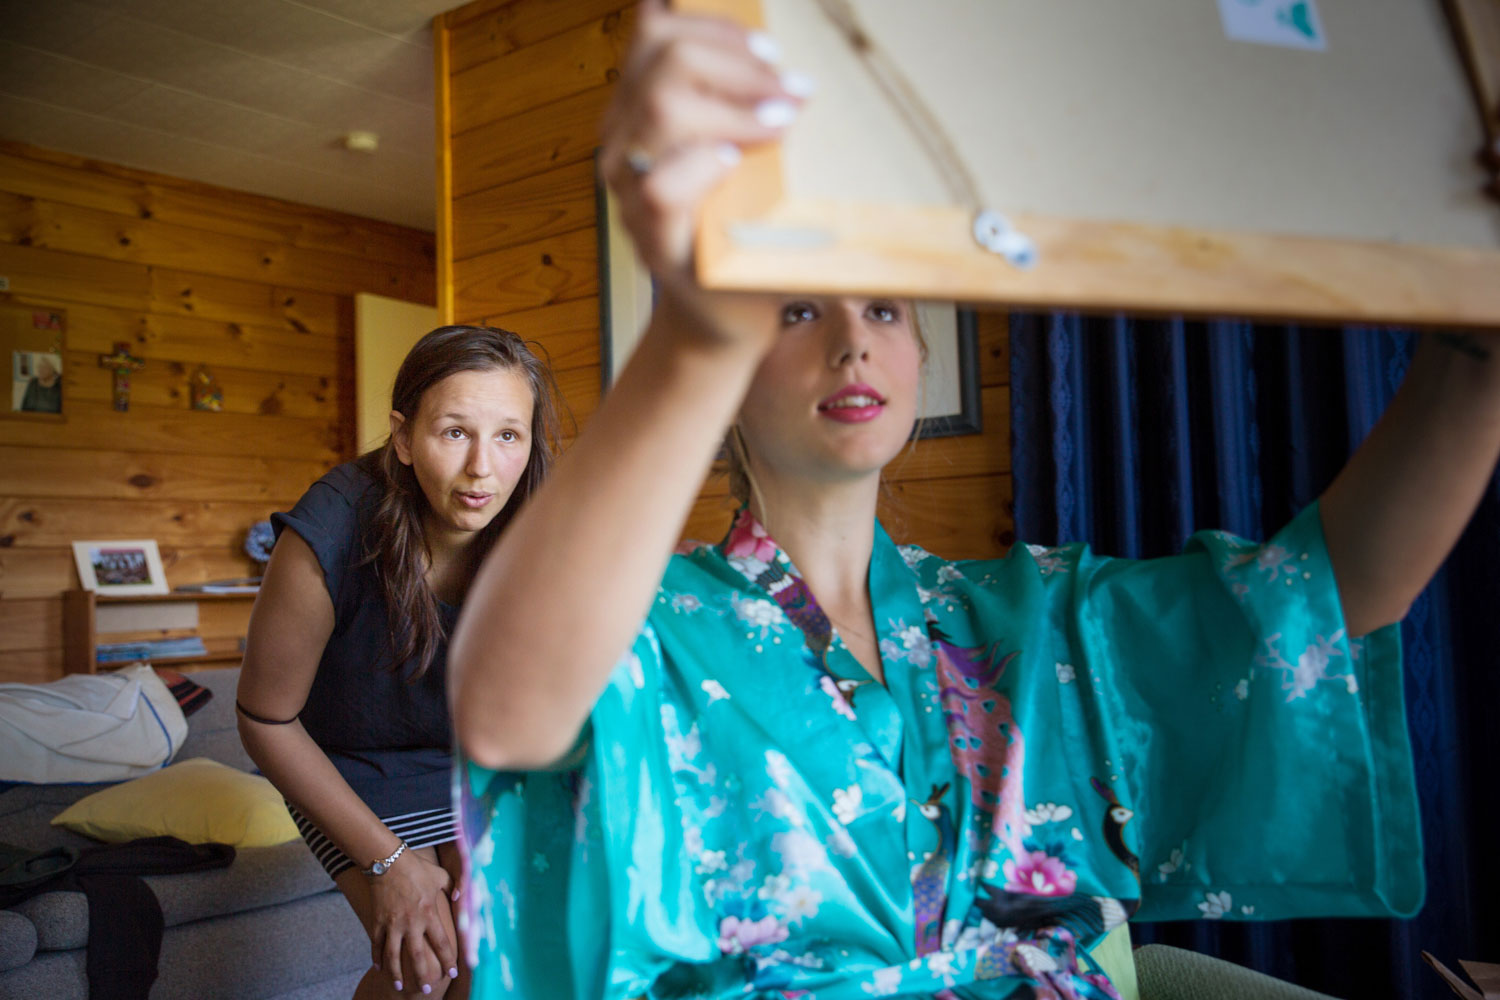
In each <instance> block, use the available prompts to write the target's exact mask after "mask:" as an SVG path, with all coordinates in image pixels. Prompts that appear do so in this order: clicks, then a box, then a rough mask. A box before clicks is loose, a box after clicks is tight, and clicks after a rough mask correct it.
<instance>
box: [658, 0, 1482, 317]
mask: <svg viewBox="0 0 1500 1000" xmlns="http://www.w3.org/2000/svg"><path fill="white" fill-rule="evenodd" d="M1450 2H1452V0H1450ZM674 6H675V7H677V8H679V9H682V10H687V11H691V12H694V13H700V14H713V15H720V16H727V17H732V18H734V19H735V20H737V21H739V22H740V23H742V24H745V25H748V26H751V27H761V26H763V25H764V23H765V22H764V12H763V11H762V9H761V3H760V0H674ZM784 191H785V187H784V184H783V180H782V162H781V152H780V147H779V146H778V145H771V146H764V147H759V148H755V149H750V150H747V151H746V154H745V158H744V161H743V162H742V163H741V165H740V166H739V167H738V168H737V169H736V170H735V172H734V173H733V174H732V175H731V176H730V177H729V178H727V179H726V180H725V182H724V183H723V184H721V185H720V187H719V188H718V189H717V190H716V191H715V192H714V193H713V195H712V196H710V198H709V199H708V201H707V202H706V203H705V207H704V211H703V213H702V216H701V219H700V222H699V229H698V241H697V271H698V277H699V280H700V281H701V282H702V283H703V284H704V285H705V286H707V287H712V288H724V289H739V290H747V291H784V292H798V291H822V292H841V293H846V294H879V295H903V296H915V297H919V298H933V299H949V298H951V299H954V300H956V301H959V302H993V303H1004V304H1007V305H1014V306H1023V307H1029V308H1046V307H1056V308H1073V309H1081V310H1109V311H1115V310H1126V311H1132V312H1141V313H1154V314H1162V313H1166V314H1186V315H1210V316H1211V315H1233V316H1244V317H1247V318H1263V319H1268V320H1270V319H1275V320H1304V321H1312V322H1319V323H1351V322H1367V323H1378V324H1385V323H1391V324H1407V325H1417V326H1459V327H1476V326H1477V327H1500V251H1497V250H1484V249H1466V248H1460V247H1429V246H1411V245H1406V244H1397V243H1376V242H1367V241H1358V240H1342V239H1330V238H1323V237H1309V236H1294V235H1277V234H1266V233H1255V232H1242V231H1226V230H1209V229H1197V228H1193V227H1185V226H1161V225H1145V224H1137V223H1128V222H1111V221H1098V220H1078V219H1065V218H1061V217H1057V216H1048V215H1040V214H1038V215H1019V214H1018V215H1015V216H1013V217H1012V219H1011V221H1012V222H1013V224H1014V225H1015V226H1016V228H1017V229H1019V230H1020V231H1021V232H1023V233H1025V234H1026V235H1027V236H1029V237H1031V238H1032V240H1033V241H1034V242H1035V244H1036V247H1037V251H1038V263H1037V265H1036V267H1035V268H1034V269H1032V270H1026V271H1023V270H1018V269H1017V268H1015V267H1013V266H1012V265H1011V264H1009V263H1007V262H1006V261H1005V260H1004V259H1002V258H1001V257H999V256H996V255H994V254H991V253H988V252H986V251H983V250H981V249H980V248H979V247H978V245H977V244H976V243H975V241H974V239H973V236H972V220H971V219H970V218H969V217H968V215H967V213H965V212H964V211H963V210H961V209H958V208H955V207H948V206H921V205H918V206H912V205H886V204H857V203H822V202H807V203H802V202H788V201H786V200H785V199H784Z"/></svg>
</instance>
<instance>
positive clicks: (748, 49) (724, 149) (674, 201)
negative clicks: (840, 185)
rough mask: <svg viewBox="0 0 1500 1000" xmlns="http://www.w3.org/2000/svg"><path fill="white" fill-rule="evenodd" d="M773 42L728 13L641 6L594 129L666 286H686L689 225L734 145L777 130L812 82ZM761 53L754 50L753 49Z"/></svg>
mask: <svg viewBox="0 0 1500 1000" xmlns="http://www.w3.org/2000/svg"><path fill="white" fill-rule="evenodd" d="M773 48H774V46H772V43H770V41H769V39H767V38H766V37H765V36H763V35H755V34H752V33H750V32H747V31H746V30H745V29H743V28H741V27H740V26H739V25H736V24H734V23H733V22H731V21H727V20H722V19H718V18H705V17H694V16H685V15H679V14H673V13H671V12H669V11H668V10H667V9H666V7H665V5H664V4H663V3H662V0H646V2H644V3H642V4H641V8H640V20H639V22H638V26H637V28H636V33H635V38H634V40H633V42H632V44H631V48H630V52H629V54H628V56H627V58H626V61H625V66H624V71H623V75H622V77H621V79H620V83H619V87H618V89H617V90H616V92H615V97H614V101H613V103H612V104H611V106H610V108H609V111H608V112H607V113H606V115H605V118H604V121H603V124H602V126H601V131H602V133H603V139H604V151H603V154H602V159H601V163H602V168H603V172H604V176H605V178H606V179H607V180H608V182H609V184H610V187H611V188H613V189H614V191H615V194H616V195H617V197H618V199H619V204H620V211H621V215H622V216H623V219H624V222H625V226H626V228H627V229H628V230H629V231H630V234H631V236H632V238H633V239H634V240H635V243H636V246H637V248H638V249H639V251H640V254H641V258H642V260H644V261H645V263H646V265H647V266H648V267H649V268H650V269H651V271H652V272H653V273H654V274H655V275H656V277H657V280H658V281H659V282H660V283H662V284H663V285H666V286H668V287H669V288H673V289H674V290H679V291H681V290H682V289H683V286H691V285H692V277H691V259H692V237H693V225H694V221H695V218H696V216H697V213H698V209H699V206H700V205H701V204H702V202H703V199H704V197H705V196H706V195H707V194H708V193H709V192H710V191H711V190H713V188H714V187H715V186H716V185H717V184H718V183H719V182H720V181H721V180H722V179H723V178H724V176H725V175H726V174H727V173H728V172H729V171H730V170H731V169H733V167H734V165H735V164H736V163H737V162H738V161H739V158H740V147H742V146H746V145H752V144H755V143H761V142H766V141H768V140H771V139H775V138H777V137H778V136H779V135H780V134H781V133H782V131H783V130H784V129H785V127H786V126H787V125H788V124H789V123H790V122H791V120H792V119H793V118H794V117H795V116H796V112H797V109H798V100H799V98H798V95H799V94H802V95H805V93H806V92H807V90H808V89H809V87H808V86H807V83H806V78H805V77H802V76H800V75H799V74H782V73H780V72H778V70H777V69H776V67H775V66H773V65H772V64H771V62H769V61H768V60H767V59H766V58H763V57H764V56H772V57H774V53H773V52H772V51H771V49H773ZM757 52H758V53H759V55H757V54H756V53H757Z"/></svg>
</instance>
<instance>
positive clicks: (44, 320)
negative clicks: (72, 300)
mask: <svg viewBox="0 0 1500 1000" xmlns="http://www.w3.org/2000/svg"><path fill="white" fill-rule="evenodd" d="M66 325H67V321H66V319H65V316H64V313H63V311H62V310H61V309H43V308H41V307H38V306H20V305H14V304H12V303H3V304H0V360H3V363H4V364H5V367H6V369H7V370H8V371H9V374H10V391H9V394H8V395H9V398H8V399H7V400H6V401H5V403H4V405H3V406H0V414H3V415H5V416H7V417H23V418H33V419H35V418H40V419H44V420H46V419H51V420H59V419H61V418H62V413H63V331H64V328H65V327H66Z"/></svg>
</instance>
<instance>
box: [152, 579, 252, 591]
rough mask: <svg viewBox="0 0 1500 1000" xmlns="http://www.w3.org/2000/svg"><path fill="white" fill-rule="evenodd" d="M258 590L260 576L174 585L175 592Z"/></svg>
mask: <svg viewBox="0 0 1500 1000" xmlns="http://www.w3.org/2000/svg"><path fill="white" fill-rule="evenodd" d="M259 592H260V577H258V576H241V577H236V578H234V579H232V580H205V581H204V582H203V583H185V584H183V585H182V586H180V587H174V588H173V593H177V594H255V593H259Z"/></svg>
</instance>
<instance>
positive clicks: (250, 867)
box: [0, 669, 370, 1000]
mask: <svg viewBox="0 0 1500 1000" xmlns="http://www.w3.org/2000/svg"><path fill="white" fill-rule="evenodd" d="M188 676H189V677H191V678H192V679H193V680H195V681H197V682H198V683H199V684H202V685H204V686H205V687H207V688H209V689H210V690H212V691H213V692H214V697H213V699H212V700H210V701H209V702H208V704H207V705H205V706H204V707H203V708H202V709H200V710H199V711H197V712H195V713H194V714H193V715H191V716H189V717H188V736H187V739H186V740H184V741H183V745H182V749H181V750H180V751H179V752H178V754H177V757H176V758H175V759H176V760H187V759H189V758H192V757H210V758H212V759H214V760H217V761H219V762H221V763H224V764H228V765H230V766H232V767H237V768H240V769H241V770H244V771H252V770H254V769H255V766H254V764H253V763H252V762H251V761H250V758H249V757H248V756H246V754H245V751H244V748H243V747H241V746H240V738H239V734H238V732H237V731H236V729H235V719H234V688H235V684H236V682H237V681H238V679H239V670H238V669H232V670H205V671H200V672H198V673H193V674H189V675H188ZM99 787H100V786H98V785H28V786H19V787H12V788H10V789H9V790H7V791H4V792H0V841H4V842H6V843H11V844H17V845H21V846H25V847H34V848H46V847H52V846H54V845H57V844H67V845H71V846H73V847H87V846H89V845H91V844H93V843H94V842H93V841H91V840H89V839H87V838H85V837H80V836H78V835H77V834H74V833H70V832H68V831H66V830H62V829H59V828H57V827H53V826H52V825H51V819H52V817H53V816H56V815H57V814H58V813H60V812H61V811H62V810H63V809H65V808H66V807H67V806H69V805H71V804H72V803H73V802H74V801H76V800H78V799H80V798H82V797H83V796H85V795H88V794H89V793H90V792H93V791H96V790H97V789H98V788H99ZM146 882H147V884H148V885H150V886H151V888H152V890H153V891H154V892H155V893H156V897H157V899H159V900H160V901H161V908H162V915H163V917H164V918H165V921H166V932H165V934H164V935H163V938H162V946H161V959H160V964H159V975H158V977H157V980H156V984H155V986H153V987H152V990H151V998H152V1000H205V998H213V1000H232V998H265V997H272V998H277V1000H324V998H327V1000H347V998H348V997H350V996H352V995H353V993H354V988H355V985H356V984H357V983H358V982H359V979H360V977H361V976H362V975H363V974H364V972H365V970H366V969H368V968H369V966H370V942H369V938H367V937H366V936H365V933H364V930H363V928H361V927H360V924H359V921H358V919H356V918H355V916H354V913H353V911H351V910H350V909H349V906H348V904H347V903H345V902H344V898H343V896H342V895H340V894H339V892H338V890H337V889H335V888H334V886H333V882H332V881H330V880H329V878H328V876H327V875H326V874H325V873H324V871H323V869H322V868H321V867H319V866H318V863H317V862H316V861H315V860H313V857H312V855H311V854H310V853H309V852H308V850H307V848H306V847H305V846H304V845H303V843H302V841H300V840H297V841H293V842H291V843H288V844H281V845H279V846H276V847H259V848H242V849H240V850H239V851H238V853H237V855H236V857H235V860H234V863H233V864H232V865H230V866H229V867H228V868H222V869H217V870H214V871H205V872H194V873H191V874H185V875H160V876H153V877H150V878H147V879H146ZM87 945H88V904H87V903H86V902H85V900H84V896H83V894H82V893H80V892H49V893H45V894H43V895H40V896H36V897H33V898H32V899H29V900H26V901H25V902H23V903H20V904H18V905H17V906H16V907H14V908H13V909H9V910H0V1000H6V998H10V997H27V998H33V997H45V998H47V1000H75V998H76V1000H86V998H87V997H88V991H89V984H88V978H87V976H86V975H85V974H84V960H85V956H86V954H87V951H86V948H87Z"/></svg>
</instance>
